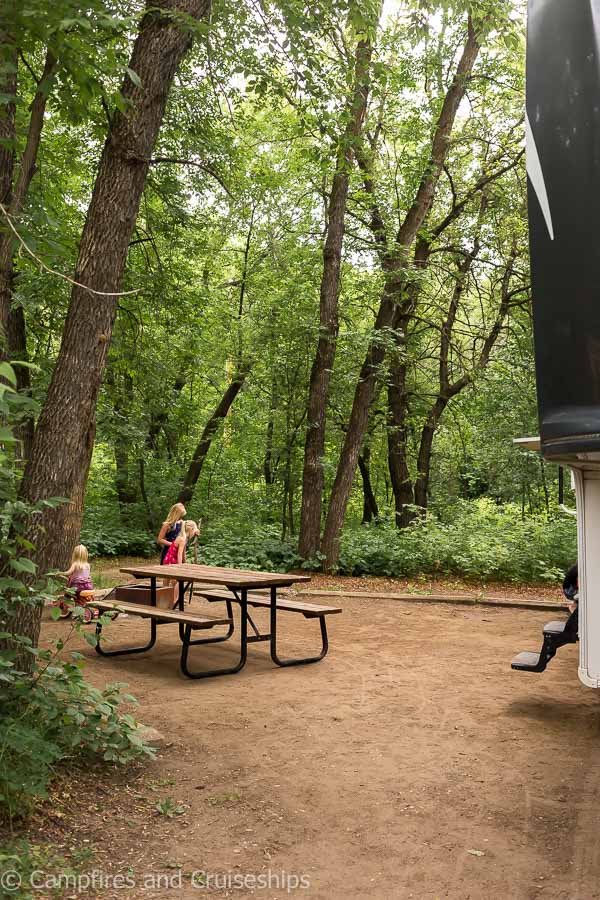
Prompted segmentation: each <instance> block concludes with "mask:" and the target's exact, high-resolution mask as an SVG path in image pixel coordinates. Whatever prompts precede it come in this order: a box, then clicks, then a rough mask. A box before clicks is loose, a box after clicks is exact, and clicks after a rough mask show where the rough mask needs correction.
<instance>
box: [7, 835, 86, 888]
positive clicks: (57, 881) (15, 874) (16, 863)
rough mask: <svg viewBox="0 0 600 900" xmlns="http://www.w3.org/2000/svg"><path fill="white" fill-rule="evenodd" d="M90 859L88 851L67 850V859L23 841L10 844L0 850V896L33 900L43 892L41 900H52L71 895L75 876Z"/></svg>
mask: <svg viewBox="0 0 600 900" xmlns="http://www.w3.org/2000/svg"><path fill="white" fill-rule="evenodd" d="M92 856H93V851H92V850H91V849H89V848H84V849H83V850H78V849H76V848H71V851H70V856H69V858H67V857H66V856H65V855H64V853H63V852H62V851H61V852H59V851H58V850H56V849H55V848H54V847H52V846H40V845H38V844H31V843H29V842H27V841H25V840H13V841H10V842H9V843H7V844H5V845H4V846H3V847H0V884H2V885H3V886H4V888H5V891H4V892H2V891H1V890H0V896H2V897H6V898H9V897H18V898H19V900H34V898H36V897H38V898H39V897H40V896H42V894H41V893H40V892H41V891H42V890H43V891H44V893H43V896H44V897H48V898H52V900H54V898H60V897H64V896H66V894H71V893H72V890H73V891H74V890H75V888H76V885H77V877H78V875H79V874H80V873H81V872H82V870H83V869H84V867H86V866H87V865H88V864H89V862H90V860H91V858H92ZM8 873H10V874H8ZM3 875H4V880H3V879H2V876H3ZM40 882H41V884H40ZM17 885H18V887H17ZM35 885H38V886H37V887H36V886H35ZM46 885H47V886H46ZM70 888H71V889H72V890H71V889H70Z"/></svg>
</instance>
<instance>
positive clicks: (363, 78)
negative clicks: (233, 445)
mask: <svg viewBox="0 0 600 900" xmlns="http://www.w3.org/2000/svg"><path fill="white" fill-rule="evenodd" d="M371 56H372V46H371V42H370V40H369V39H368V38H367V39H365V40H362V41H360V42H359V43H358V46H357V48H356V56H355V64H354V89H353V95H352V99H351V102H350V104H349V109H348V115H349V121H348V124H347V126H346V129H345V131H344V134H343V136H342V139H341V142H340V147H339V150H338V155H337V161H336V171H335V174H334V176H333V182H332V185H331V193H330V195H329V204H328V222H327V236H326V239H325V244H324V247H323V274H322V276H321V291H320V300H319V326H320V327H319V340H318V343H317V352H316V355H315V358H314V361H313V365H312V369H311V373H310V385H309V390H308V422H307V429H306V440H305V444H304V468H303V474H302V508H301V513H300V537H299V543H298V553H299V554H300V556H301V557H303V558H304V559H311V558H313V557H314V556H315V555H316V553H317V551H318V549H319V544H320V540H321V507H322V503H323V487H324V475H323V454H324V452H325V427H326V415H327V402H328V397H329V385H330V381H331V373H332V370H333V365H334V361H335V351H336V343H337V336H338V330H339V322H338V295H339V287H340V270H341V264H342V246H343V242H344V229H345V216H346V204H347V200H348V183H349V177H350V169H351V166H352V160H353V154H354V144H355V143H356V140H357V138H358V136H359V135H360V133H361V130H362V126H363V122H364V118H365V113H366V109H367V100H368V95H369V82H370V66H371Z"/></svg>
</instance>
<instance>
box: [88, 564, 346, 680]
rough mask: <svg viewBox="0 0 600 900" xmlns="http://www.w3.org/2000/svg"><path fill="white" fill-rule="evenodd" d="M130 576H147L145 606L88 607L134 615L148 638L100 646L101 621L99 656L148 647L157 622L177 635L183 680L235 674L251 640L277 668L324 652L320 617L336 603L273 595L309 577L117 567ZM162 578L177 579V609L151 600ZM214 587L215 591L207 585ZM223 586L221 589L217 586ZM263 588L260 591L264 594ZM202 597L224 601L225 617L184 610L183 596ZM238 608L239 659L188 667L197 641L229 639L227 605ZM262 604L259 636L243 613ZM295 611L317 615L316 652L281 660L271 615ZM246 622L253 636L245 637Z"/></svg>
mask: <svg viewBox="0 0 600 900" xmlns="http://www.w3.org/2000/svg"><path fill="white" fill-rule="evenodd" d="M121 571H122V572H126V573H128V574H130V575H134V576H135V577H136V578H147V579H149V586H150V605H148V604H143V603H130V602H117V601H115V600H111V599H110V598H105V599H104V600H96V601H93V602H92V603H91V604H90V605H93V606H95V607H96V608H97V609H99V610H102V611H104V612H115V613H118V612H126V613H128V614H129V615H134V616H139V617H140V618H146V619H149V620H150V640H149V642H148V643H147V644H145V645H144V646H142V647H132V648H118V649H116V650H109V649H106V647H104V646H103V645H102V629H103V623H102V621H98V622H97V624H96V635H97V637H98V642H97V645H96V651H97V652H98V653H99V654H100V655H101V656H121V655H125V654H129V653H144V652H146V651H147V650H150V649H151V648H152V647H153V646H154V644H155V642H156V630H157V626H158V625H166V624H177V625H178V626H179V637H180V640H181V643H182V649H181V661H180V666H181V671H182V673H183V674H184V675H186V676H187V677H188V678H210V677H213V676H215V675H228V674H233V673H234V672H239V671H240V669H242V668H243V667H244V665H245V664H246V660H247V651H248V644H250V643H254V642H256V641H269V642H270V653H271V659H272V660H273V662H274V663H276V665H278V666H297V665H305V664H307V663H313V662H318V661H319V660H321V659H323V657H324V656H325V655H326V654H327V650H328V647H329V644H328V637H327V626H326V623H325V618H326V616H327V615H330V614H332V613H339V612H341V611H342V610H341V609H339V608H338V607H327V606H322V605H318V604H312V603H304V602H302V601H298V600H292V599H290V598H289V597H287V596H281V595H280V596H278V591H280V590H281V589H282V588H286V587H290V586H291V585H293V584H297V583H301V582H306V581H310V578H309V577H308V576H306V575H288V574H280V573H271V572H252V571H248V570H243V569H228V568H221V567H215V566H199V565H186V564H183V565H170V566H158V565H148V566H131V567H125V568H123V569H121ZM159 578H160V579H161V580H162V579H164V578H170V579H173V580H174V581H176V582H177V583H178V586H179V591H178V598H177V608H175V609H172V610H165V609H161V608H159V607H158V606H157V604H156V594H157V580H158V579H159ZM212 585H215V586H216V587H217V588H219V589H215V588H214V587H212ZM223 588H224V589H223ZM265 591H266V593H265ZM186 593H188V594H189V596H190V598H191V597H192V596H193V595H195V596H200V597H203V598H204V599H206V600H208V601H209V602H217V601H221V602H224V603H225V606H226V611H227V613H226V615H225V616H222V617H219V618H213V617H211V616H206V615H205V614H204V613H200V612H198V611H196V610H194V611H189V608H188V609H186V608H185V596H186ZM234 603H235V604H236V605H238V606H239V608H240V615H239V619H240V629H239V630H240V653H239V659H238V660H237V662H236V663H235V664H234V665H228V666H224V667H222V668H220V669H210V670H192V669H191V668H190V667H189V665H188V658H189V649H190V647H192V646H196V645H200V644H215V643H220V642H223V641H227V640H229V639H230V638H231V637H232V635H233V633H234V615H233V604H234ZM249 606H253V607H266V608H268V609H269V610H270V628H269V633H268V634H261V633H260V632H259V630H258V628H257V626H256V625H255V623H254V621H253V620H252V618H251V617H250V615H249V613H248V607H249ZM278 611H282V612H296V613H301V614H302V615H303V616H304V617H305V618H318V619H319V622H320V628H321V652H320V653H319V654H318V655H317V656H310V657H302V658H292V659H289V658H288V659H282V658H281V657H280V656H279V655H278V652H277V613H278ZM248 624H250V627H251V628H252V629H253V631H254V634H253V635H248ZM224 625H226V626H227V631H226V633H225V634H220V635H217V636H216V637H208V638H194V639H193V640H192V633H193V632H194V631H196V630H207V629H211V628H214V627H216V626H224Z"/></svg>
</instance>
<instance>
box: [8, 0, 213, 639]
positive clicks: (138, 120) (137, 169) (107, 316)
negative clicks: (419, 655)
mask: <svg viewBox="0 0 600 900" xmlns="http://www.w3.org/2000/svg"><path fill="white" fill-rule="evenodd" d="M148 7H149V8H148V11H147V12H146V14H145V15H144V18H143V20H142V22H141V25H140V31H139V34H138V36H137V39H136V41H135V44H134V47H133V51H132V56H131V60H130V64H129V68H130V69H131V70H133V71H134V72H135V73H136V74H137V76H138V78H139V80H140V84H141V86H139V87H138V85H137V83H134V82H133V81H132V80H131V79H130V77H129V75H127V76H126V77H125V80H124V82H123V85H122V88H121V93H122V95H123V97H124V98H125V101H126V103H127V104H128V108H127V109H126V111H125V112H123V113H121V112H119V111H116V112H115V113H114V116H113V118H112V121H111V124H110V126H109V131H108V136H107V139H106V143H105V145H104V150H103V152H102V157H101V160H100V165H99V169H98V174H97V176H96V182H95V185H94V190H93V194H92V199H91V203H90V207H89V210H88V214H87V218H86V222H85V226H84V229H83V234H82V237H81V242H80V247H79V256H78V261H77V267H76V271H75V280H76V281H77V282H79V283H80V284H84V285H86V287H87V288H91V289H93V290H95V291H99V292H105V294H104V295H100V294H92V293H90V291H89V290H87V289H86V288H83V287H79V286H74V287H73V290H72V293H71V302H70V304H69V309H68V313H67V317H66V321H65V325H64V331H63V337H62V342H61V347H60V351H59V355H58V359H57V362H56V366H55V368H54V372H53V375H52V380H51V382H50V386H49V389H48V394H47V397H46V402H45V403H44V407H43V409H42V412H41V415H40V418H39V422H38V426H37V429H36V433H35V438H34V442H33V448H32V453H31V456H30V459H29V460H28V463H27V466H26V469H25V474H24V477H23V482H22V486H21V496H22V497H23V498H24V499H25V500H28V501H33V502H36V501H39V500H43V499H46V498H49V497H56V496H60V497H66V498H68V499H69V501H70V503H69V504H63V505H61V506H60V507H58V508H57V509H52V510H51V509H46V510H44V511H43V512H42V513H41V514H40V515H39V516H38V517H36V518H35V520H34V521H33V522H32V525H31V529H30V533H29V537H30V538H31V539H32V541H33V543H34V544H35V546H36V562H37V564H38V569H39V571H40V572H45V571H46V570H47V569H48V568H50V567H53V566H61V565H64V564H65V562H66V561H67V559H68V557H69V555H70V553H71V549H72V547H73V545H74V544H76V543H77V540H78V537H79V529H80V525H81V510H80V509H78V506H77V504H78V498H79V497H82V496H83V490H84V488H85V483H86V480H87V475H88V470H89V463H90V454H89V453H88V452H87V450H86V439H87V436H88V434H89V432H90V428H91V426H92V422H93V420H94V414H95V408H96V401H97V396H98V391H99V388H100V383H101V380H102V375H103V372H104V367H105V362H106V354H107V350H108V346H109V343H110V339H111V335H112V329H113V323H114V319H115V314H116V304H117V296H116V295H117V294H118V292H119V290H120V288H121V283H122V277H123V272H124V269H125V263H126V258H127V249H128V245H129V241H130V239H131V235H132V232H133V228H134V226H135V220H136V217H137V213H138V209H139V203H140V198H141V195H142V191H143V188H144V185H145V182H146V176H147V172H148V166H149V162H148V161H149V159H150V158H151V154H152V149H153V147H154V144H155V142H156V138H157V135H158V131H159V129H160V125H161V122H162V119H163V116H164V111H165V106H166V102H167V97H168V93H169V89H170V87H171V83H172V81H173V77H174V75H175V71H176V69H177V67H178V65H179V63H180V62H181V59H182V58H183V56H184V54H185V53H186V52H187V50H188V49H189V47H190V46H191V42H192V38H191V36H190V34H189V32H188V31H187V30H184V29H183V28H182V27H181V23H179V22H177V16H176V15H175V16H173V15H172V14H173V13H175V14H182V13H183V14H185V15H188V16H191V17H192V18H194V19H200V18H201V17H202V16H205V15H206V13H207V12H208V9H209V0H151V2H150V0H149V2H148ZM163 10H164V11H165V12H167V13H169V15H163ZM136 82H137V79H136ZM108 292H110V293H108ZM106 293H108V296H107V295H106ZM38 629H39V618H38V620H37V624H36V623H34V626H33V627H31V625H29V626H28V627H27V629H26V631H25V633H27V634H28V635H29V636H30V637H31V638H32V640H33V641H34V643H36V642H37V637H38Z"/></svg>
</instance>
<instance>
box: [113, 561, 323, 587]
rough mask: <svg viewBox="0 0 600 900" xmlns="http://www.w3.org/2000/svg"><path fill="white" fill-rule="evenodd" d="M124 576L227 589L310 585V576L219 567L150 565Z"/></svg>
mask: <svg viewBox="0 0 600 900" xmlns="http://www.w3.org/2000/svg"><path fill="white" fill-rule="evenodd" d="M121 572H126V573H128V574H129V575H136V576H142V577H147V578H173V579H175V580H176V581H204V582H206V583H208V584H224V585H226V586H227V587H228V588H268V587H289V586H290V585H292V584H298V583H301V582H306V581H310V577H309V576H308V575H288V574H286V573H280V572H252V571H250V570H248V569H228V568H222V567H220V566H199V565H187V564H182V565H177V564H172V565H167V566H160V565H148V566H124V567H123V568H122V569H121Z"/></svg>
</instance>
